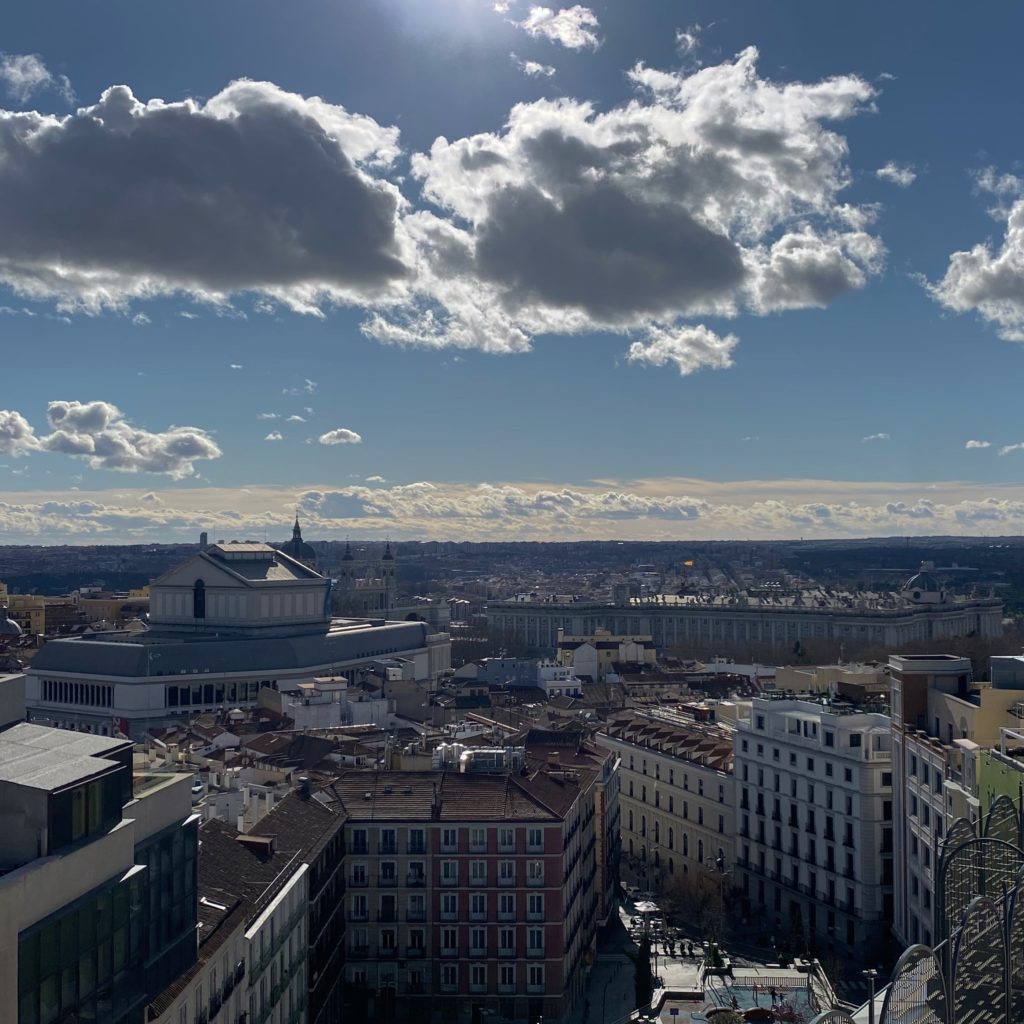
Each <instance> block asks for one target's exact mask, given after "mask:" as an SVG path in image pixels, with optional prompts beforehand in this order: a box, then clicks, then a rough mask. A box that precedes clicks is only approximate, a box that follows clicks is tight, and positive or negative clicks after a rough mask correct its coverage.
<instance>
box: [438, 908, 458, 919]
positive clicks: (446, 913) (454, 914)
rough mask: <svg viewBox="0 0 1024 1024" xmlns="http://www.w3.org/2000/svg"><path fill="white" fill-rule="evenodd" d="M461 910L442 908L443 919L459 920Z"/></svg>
mask: <svg viewBox="0 0 1024 1024" xmlns="http://www.w3.org/2000/svg"><path fill="white" fill-rule="evenodd" d="M458 919H459V912H458V911H457V910H442V911H441V920H442V921H458Z"/></svg>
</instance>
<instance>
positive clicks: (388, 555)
mask: <svg viewBox="0 0 1024 1024" xmlns="http://www.w3.org/2000/svg"><path fill="white" fill-rule="evenodd" d="M394 560H395V556H394V555H393V554H391V541H388V542H387V545H386V546H385V548H384V554H383V555H381V561H382V562H393V561H394Z"/></svg>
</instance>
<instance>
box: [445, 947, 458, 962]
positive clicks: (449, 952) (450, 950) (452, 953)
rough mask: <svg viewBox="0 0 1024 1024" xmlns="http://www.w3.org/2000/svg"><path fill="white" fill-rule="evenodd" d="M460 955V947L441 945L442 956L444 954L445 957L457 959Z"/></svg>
mask: <svg viewBox="0 0 1024 1024" xmlns="http://www.w3.org/2000/svg"><path fill="white" fill-rule="evenodd" d="M458 955H459V947H458V946H442V947H441V956H443V957H445V958H447V959H449V960H454V959H456V958H457V957H458Z"/></svg>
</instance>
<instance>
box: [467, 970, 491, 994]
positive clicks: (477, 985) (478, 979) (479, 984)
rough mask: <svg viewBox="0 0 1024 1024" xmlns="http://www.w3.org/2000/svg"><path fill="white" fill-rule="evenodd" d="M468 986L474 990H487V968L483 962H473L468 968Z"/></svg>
mask: <svg viewBox="0 0 1024 1024" xmlns="http://www.w3.org/2000/svg"><path fill="white" fill-rule="evenodd" d="M469 987H470V988H471V989H472V990H473V991H474V992H486V991H487V968H486V967H485V966H484V965H483V964H473V966H472V968H471V969H470V975H469Z"/></svg>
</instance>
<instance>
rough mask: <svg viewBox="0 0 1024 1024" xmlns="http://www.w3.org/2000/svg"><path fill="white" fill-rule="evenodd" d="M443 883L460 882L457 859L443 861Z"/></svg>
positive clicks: (453, 883)
mask: <svg viewBox="0 0 1024 1024" xmlns="http://www.w3.org/2000/svg"><path fill="white" fill-rule="evenodd" d="M441 884H442V885H458V884H459V862H458V861H456V860H443V861H441Z"/></svg>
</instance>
